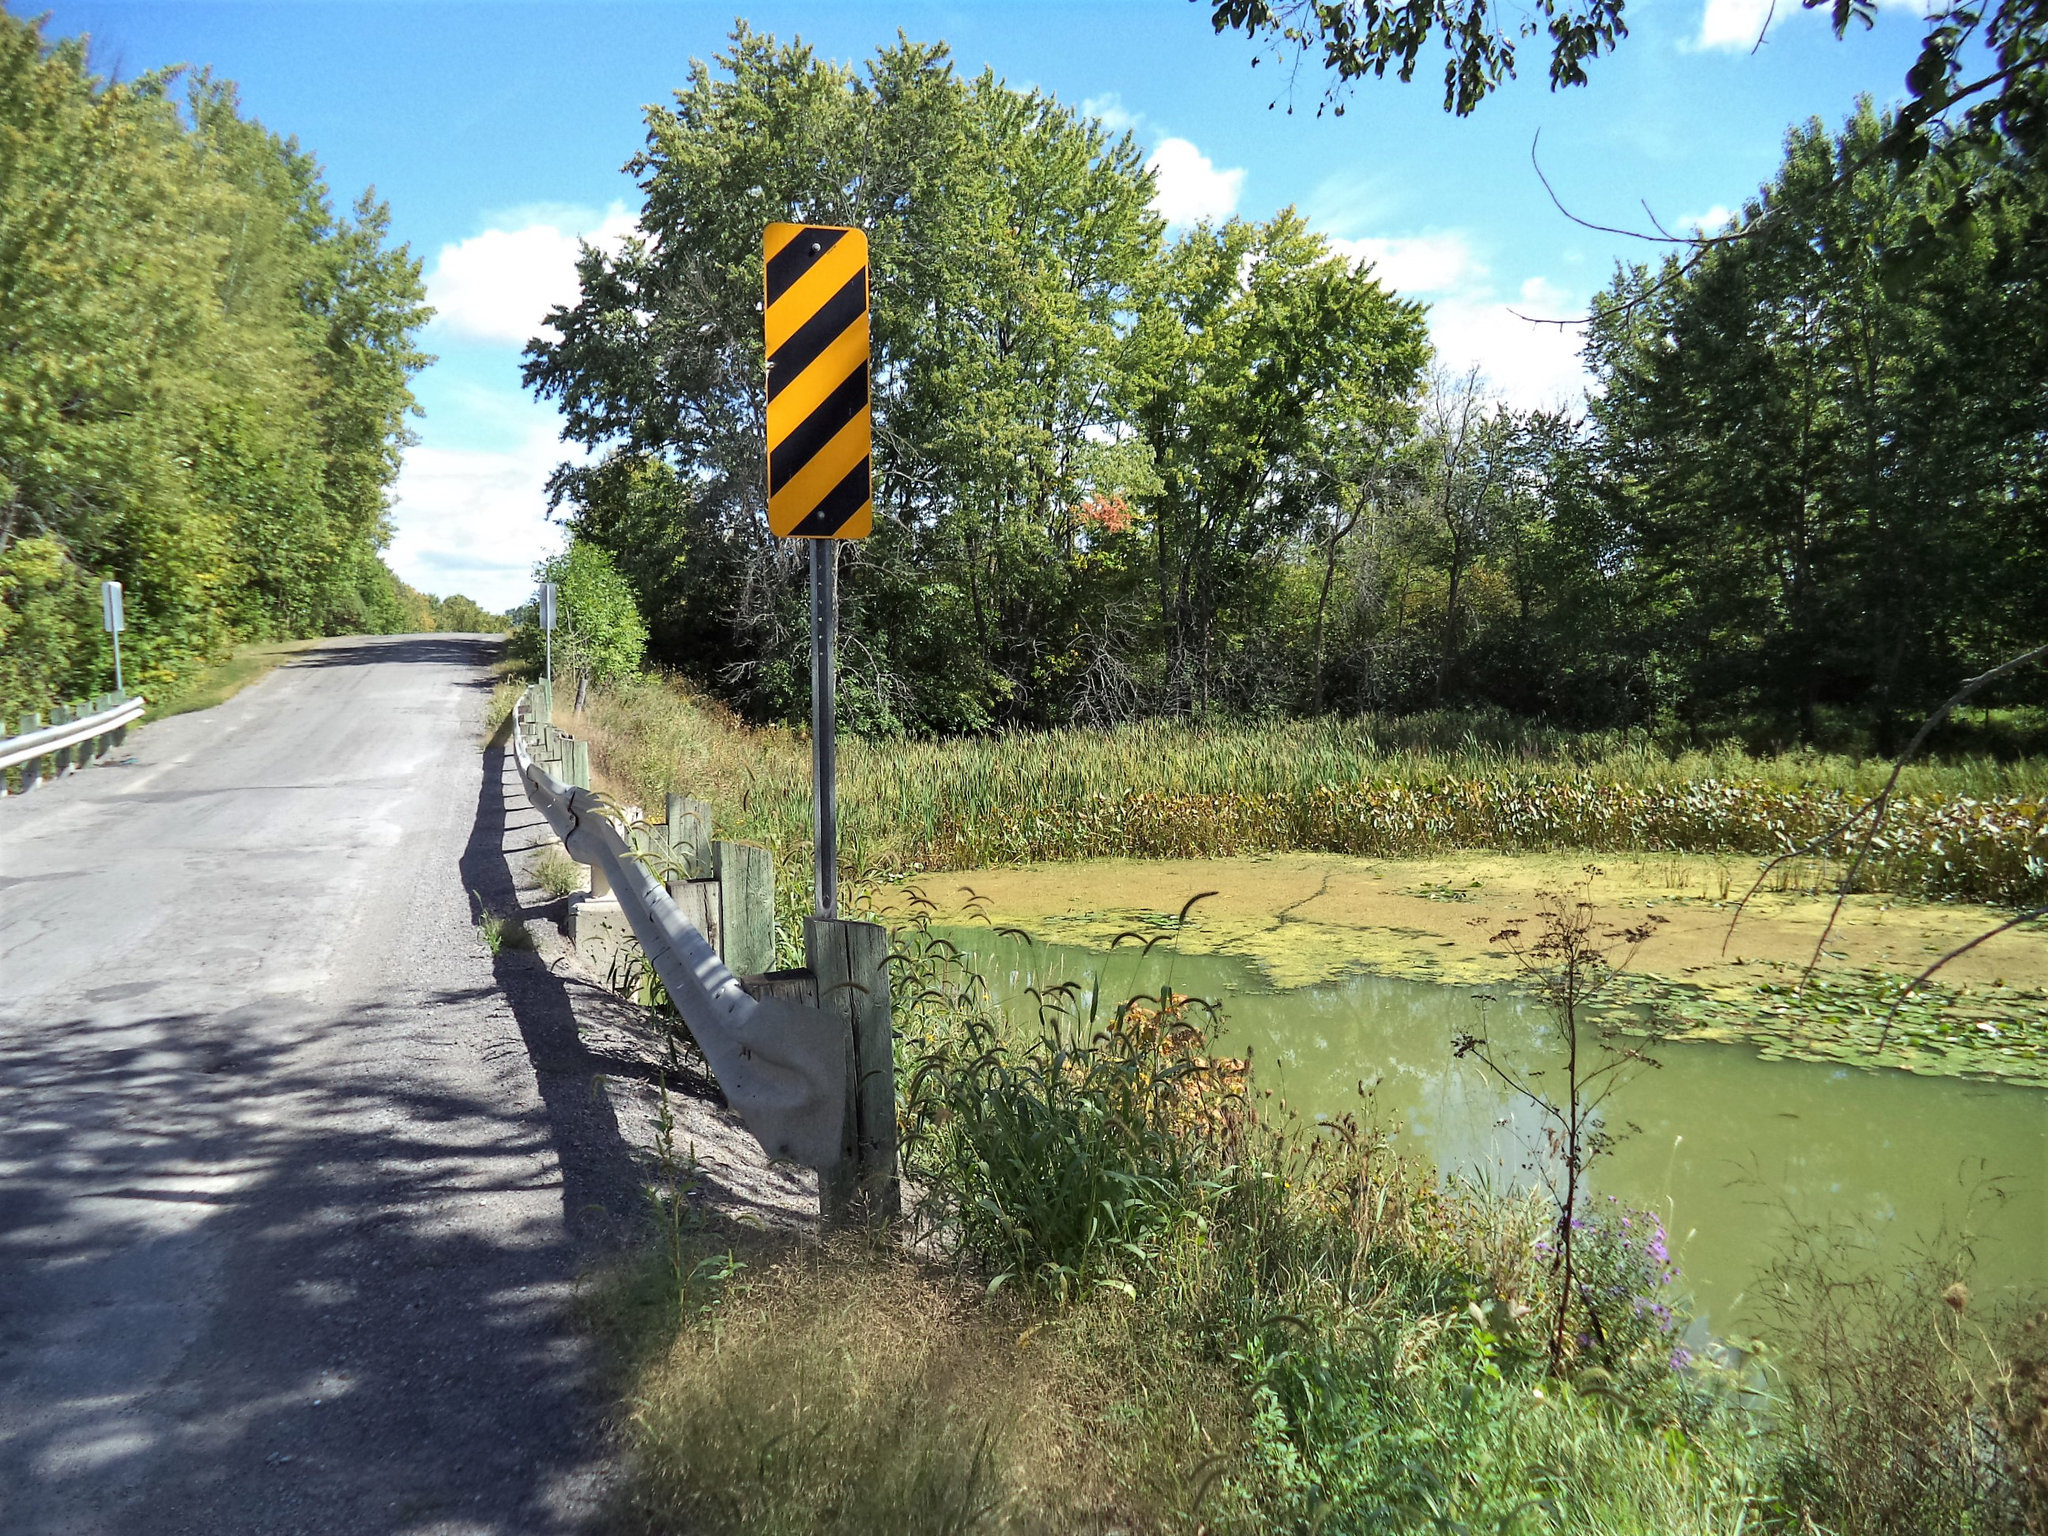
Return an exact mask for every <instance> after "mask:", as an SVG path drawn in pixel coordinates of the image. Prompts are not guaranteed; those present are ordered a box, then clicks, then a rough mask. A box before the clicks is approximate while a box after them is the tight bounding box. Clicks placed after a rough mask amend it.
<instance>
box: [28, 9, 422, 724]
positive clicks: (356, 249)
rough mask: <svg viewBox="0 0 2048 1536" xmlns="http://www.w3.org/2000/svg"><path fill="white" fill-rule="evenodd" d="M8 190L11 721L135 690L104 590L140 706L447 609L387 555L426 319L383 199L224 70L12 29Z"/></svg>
mask: <svg viewBox="0 0 2048 1536" xmlns="http://www.w3.org/2000/svg"><path fill="white" fill-rule="evenodd" d="M0 186H4V187H5V188H6V196H5V197H4V198H0V710H13V709H18V708H21V707H24V706H26V707H30V708H36V707H41V706H42V705H44V704H46V703H48V702H50V701H51V700H53V699H55V698H60V697H69V696H73V695H77V694H84V693H90V692H93V691H96V690H98V689H101V688H104V687H106V686H108V685H109V684H110V683H111V681H112V670H111V666H110V665H109V660H110V658H109V656H108V654H107V647H106V641H105V637H104V636H102V635H101V634H100V633H99V620H98V597H97V593H96V592H95V591H94V587H95V586H96V584H97V583H98V582H99V581H100V580H102V579H103V578H107V577H113V578H116V579H118V580H120V581H122V582H123V583H124V585H125V588H126V594H127V611H128V632H127V634H126V636H125V637H124V645H123V659H124V662H125V663H126V672H127V676H128V677H129V678H130V679H131V680H133V681H135V682H138V683H139V684H140V685H141V686H142V687H144V688H156V687H160V686H161V685H164V684H166V683H170V682H173V681H175V680H176V679H177V678H178V677H180V676H181V675H183V674H184V673H185V672H186V671H188V670H189V669H190V668H191V667H192V666H194V665H195V664H197V663H198V662H199V661H201V660H203V659H205V658H206V657H208V656H210V655H212V654H214V653H216V652H218V651H220V650H221V649H223V648H224V647H226V646H227V645H229V644H231V643H233V642H235V641H237V640H245V639H247V640H260V639H269V638H277V637H286V636H298V635H309V634H320V633H338V632H344V631H352V630H365V629H368V630H377V629H396V628H401V627H410V624H411V622H412V621H413V620H414V619H415V618H416V617H424V615H425V606H424V605H425V600H424V599H423V598H419V597H418V594H411V596H410V598H409V597H408V595H407V592H406V591H405V590H404V589H402V588H401V586H400V584H399V583H398V582H397V581H396V579H395V578H394V577H393V576H392V575H391V573H390V572H389V570H387V569H386V568H385V566H384V565H383V563H382V561H381V560H380V558H379V555H378V551H379V550H380V549H381V548H382V546H383V545H384V543H385V542H386V541H387V539H388V536H389V528H388V516H387V510H386V508H387V495H388V491H389V488H390V485H391V483H392V481H393V479H394V478H395V477H396V474H397V471H398V466H399V456H400V453H401V451H402V449H403V447H404V445H405V443H406V442H407V441H408V440H409V439H408V435H407V432H406V428H405V419H406V415H407V413H408V411H410V410H411V409H412V408H413V399H412V394H411V392H410V390H409V388H408V383H407V381H408V379H409V378H410V376H411V375H412V374H413V373H414V372H415V371H416V370H418V369H419V368H420V367H421V366H423V365H424V364H425V363H426V361H427V358H426V357H425V356H424V355H423V354H422V353H420V352H419V351H418V350H417V348H416V347H415V345H414V341H413V337H414V335H415V333H416V332H417V330H418V328H419V327H420V325H421V324H422V323H423V322H424V321H425V319H426V317H427V313H428V311H427V310H426V309H425V307H424V305H423V303H422V300H423V297H424V290H423V288H422V286H421V283H420V276H419V264H418V262H416V261H415V260H413V259H412V257H411V256H410V255H409V253H408V252H407V251H406V250H405V248H404V247H403V246H398V247H393V246H392V245H391V244H390V241H389V216H388V213H387V210H386V209H385V207H384V205H382V204H381V203H379V202H377V201H376V199H375V197H374V196H373V195H371V194H369V193H365V194H364V195H363V196H362V197H361V198H360V199H359V200H358V201H357V202H356V203H355V205H354V206H353V208H352V209H351V210H350V211H349V212H348V213H346V214H342V213H337V212H336V211H335V208H334V206H333V203H332V200H331V197H330V194H329V192H328V189H327V187H326V185H325V184H324V183H323V181H322V180H321V176H320V168H319V166H318V164H317V163H316V162H315V161H314V160H313V158H312V157H311V156H310V155H308V154H307V153H305V152H304V151H303V150H301V149H300V147H299V146H298V144H297V143H296V142H295V141H293V140H289V139H283V138H279V137H278V136H277V135H275V134H273V133H271V132H269V131H268V130H267V129H265V128H263V127H262V126H261V125H260V124H257V123H255V122H252V121H250V120H248V119H247V118H245V117H243V116H242V115H241V113H240V110H239V108H238V105H237V102H236V97H235V92H234V89H233V87H232V86H230V85H227V84H225V83H223V82H220V81H217V80H215V79H213V78H212V77H211V76H210V75H209V74H207V73H206V72H204V71H198V72H193V73H186V74H181V73H180V72H177V71H166V72H161V73H155V74H149V75H145V76H142V77H141V78H139V79H137V80H134V81H131V82H127V83H124V84H113V83H108V82H105V81H101V80H98V79H95V78H94V77H93V76H91V75H90V74H89V73H88V72H87V69H86V64H85V56H84V51H83V48H82V45H81V44H80V43H79V42H78V41H75V40H72V41H62V42H57V43H51V42H50V41H48V40H47V39H46V38H45V37H44V35H43V33H42V31H41V29H40V26H39V24H36V23H31V22H26V21H22V20H19V19H17V18H15V17H13V16H10V15H5V14H0ZM414 599H417V601H413V600H414ZM415 609H417V610H418V612H417V614H415V612H414V610H415Z"/></svg>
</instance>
